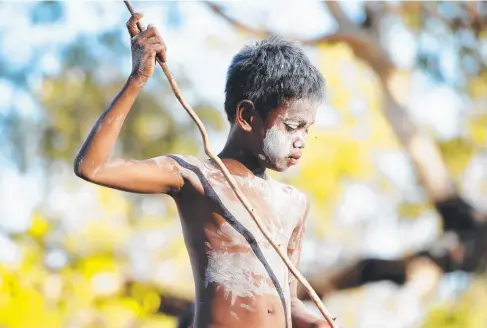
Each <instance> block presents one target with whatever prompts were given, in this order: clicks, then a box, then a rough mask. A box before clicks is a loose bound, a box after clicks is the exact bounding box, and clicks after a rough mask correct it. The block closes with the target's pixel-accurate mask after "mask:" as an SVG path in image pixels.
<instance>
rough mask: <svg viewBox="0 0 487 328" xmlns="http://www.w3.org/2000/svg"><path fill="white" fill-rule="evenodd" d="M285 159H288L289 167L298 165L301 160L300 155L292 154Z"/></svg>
mask: <svg viewBox="0 0 487 328" xmlns="http://www.w3.org/2000/svg"><path fill="white" fill-rule="evenodd" d="M287 158H288V163H289V164H290V165H296V164H298V161H299V159H300V158H301V153H293V154H291V155H289V156H288V157H287Z"/></svg>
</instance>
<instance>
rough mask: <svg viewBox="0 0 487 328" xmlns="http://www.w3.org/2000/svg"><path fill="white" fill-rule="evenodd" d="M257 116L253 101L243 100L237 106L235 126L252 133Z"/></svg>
mask: <svg viewBox="0 0 487 328" xmlns="http://www.w3.org/2000/svg"><path fill="white" fill-rule="evenodd" d="M256 114H257V111H256V110H255V106H254V103H253V102H252V101H251V100H242V101H240V102H239V103H238V104H237V110H236V113H235V124H237V125H238V126H239V127H240V128H241V129H242V130H244V131H245V132H250V131H252V126H253V125H254V123H255V119H256Z"/></svg>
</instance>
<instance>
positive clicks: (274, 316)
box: [75, 14, 328, 328]
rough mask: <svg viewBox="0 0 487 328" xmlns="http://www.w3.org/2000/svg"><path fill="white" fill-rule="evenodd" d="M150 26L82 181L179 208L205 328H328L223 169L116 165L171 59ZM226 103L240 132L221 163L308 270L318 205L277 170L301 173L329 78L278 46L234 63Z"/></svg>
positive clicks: (200, 325) (164, 162)
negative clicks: (160, 67) (310, 218)
mask: <svg viewBox="0 0 487 328" xmlns="http://www.w3.org/2000/svg"><path fill="white" fill-rule="evenodd" d="M141 17H142V16H141V15H140V14H135V15H134V16H133V17H131V18H130V20H129V21H128V22H127V27H128V29H129V33H130V35H131V36H132V59H133V61H132V63H133V65H132V73H131V75H130V77H129V78H128V80H127V83H126V84H125V86H124V87H123V88H122V90H121V92H120V93H119V94H118V95H117V96H116V97H115V99H114V100H113V102H112V103H111V104H110V105H109V106H108V108H107V109H106V110H105V111H104V112H103V114H102V115H101V117H100V118H99V119H98V121H97V122H96V124H95V126H94V127H93V129H92V131H91V133H90V135H89V136H88V138H87V140H86V141H85V143H84V145H83V147H82V148H81V150H80V152H79V154H78V156H77V157H76V160H75V172H76V174H77V175H78V176H79V177H81V178H83V179H85V180H87V181H90V182H93V183H96V184H99V185H102V186H107V187H110V188H115V189H120V190H125V191H130V192H136V193H163V194H167V195H169V196H171V197H172V198H173V199H174V201H175V202H176V205H177V207H178V210H179V214H180V218H181V224H182V228H183V233H184V238H185V242H186V247H187V249H188V253H189V256H190V259H191V264H192V269H193V276H194V283H195V291H196V301H195V304H196V310H195V319H194V327H196V328H210V327H211V328H224V327H233V328H239V327H242V328H249V327H256V328H258V327H262V328H267V327H269V328H276V327H302V328H304V327H328V325H327V324H326V321H325V320H324V319H323V318H320V317H317V316H314V315H312V314H311V313H308V312H307V311H306V309H305V308H304V306H303V304H302V303H301V301H299V300H298V298H297V297H296V288H297V281H296V280H295V279H294V277H293V276H292V275H291V274H290V272H289V271H288V268H287V267H286V266H285V264H284V262H283V261H282V260H281V259H280V258H279V256H278V255H277V253H276V252H275V250H274V249H273V248H272V247H271V246H270V244H269V243H268V241H267V240H266V239H265V238H264V236H263V235H262V233H261V232H260V230H259V229H258V228H257V226H256V224H255V222H254V221H253V219H252V217H251V216H250V215H249V213H248V212H247V211H246V210H245V208H244V207H243V206H242V205H241V204H240V202H239V200H238V199H237V197H236V196H235V193H234V192H233V191H232V189H231V188H230V186H229V185H228V183H227V182H226V180H225V178H224V177H223V175H222V173H221V172H220V170H219V169H218V168H217V166H216V164H215V163H213V161H212V160H208V159H206V160H202V159H197V158H194V157H192V156H182V155H166V156H161V157H156V158H152V159H147V160H123V159H114V158H112V157H111V151H112V148H113V146H114V144H115V142H116V140H117V137H118V135H119V133H120V129H121V127H122V124H123V122H124V120H125V118H126V117H127V115H128V112H129V110H130V108H131V106H132V104H133V103H134V101H135V99H136V97H137V95H138V94H139V92H140V91H141V90H142V88H143V86H144V85H145V83H146V82H147V80H148V79H149V78H150V77H151V75H152V73H153V71H154V66H155V56H156V55H157V54H158V55H160V56H161V58H162V59H163V60H165V58H166V52H165V51H166V50H165V45H164V42H163V40H162V38H161V37H160V36H159V34H158V32H157V30H156V28H154V27H153V26H151V25H149V27H148V28H147V30H146V31H143V32H141V33H138V30H137V28H136V23H137V21H139V20H140V19H141ZM225 93H226V100H225V111H226V114H227V116H228V120H229V121H230V124H231V128H230V133H229V136H228V140H227V143H226V145H225V147H224V148H223V150H222V151H221V153H220V154H219V157H220V158H221V159H222V161H223V162H224V164H225V166H226V167H227V169H228V170H229V171H230V173H231V174H232V175H233V176H234V177H235V179H236V181H237V183H238V185H239V187H240V188H241V190H242V192H244V193H245V195H246V197H247V198H248V199H249V201H250V202H251V204H252V206H253V208H254V210H255V211H256V212H257V214H258V216H259V217H260V218H261V220H262V221H263V223H264V224H265V226H266V227H267V229H268V230H269V231H270V232H271V234H272V239H273V241H274V242H276V243H277V244H278V245H279V247H281V248H282V249H283V250H286V251H287V254H288V256H289V257H290V258H291V259H292V260H293V262H294V263H295V265H297V264H298V262H299V256H300V251H301V240H302V238H303V231H304V226H305V219H306V214H307V211H308V200H307V198H306V196H305V195H304V194H303V193H301V192H300V191H298V190H296V189H295V188H293V187H291V186H288V185H284V184H282V183H279V182H277V181H275V180H273V179H272V178H271V177H269V176H268V175H267V173H266V169H272V170H275V171H279V172H282V171H285V170H286V169H288V168H289V167H290V166H292V165H295V164H297V163H298V161H299V158H300V157H301V155H302V152H303V149H304V148H305V140H306V135H307V133H308V128H309V127H310V126H311V125H312V124H313V123H314V119H315V115H316V109H317V106H318V105H319V103H320V102H321V101H322V99H323V94H324V79H323V77H322V76H321V74H320V73H319V71H318V70H317V69H316V68H315V67H314V66H313V65H312V64H311V63H310V61H309V60H308V58H307V57H306V56H305V54H304V53H303V52H302V50H301V49H300V48H298V47H297V46H296V45H295V44H293V43H290V42H286V41H283V40H280V39H277V38H271V39H269V40H265V41H261V42H260V43H257V44H255V45H252V46H248V47H245V48H244V49H242V50H241V51H240V52H239V53H238V54H237V55H236V56H235V57H234V58H233V61H232V63H231V65H230V67H229V69H228V73H227V82H226V89H225Z"/></svg>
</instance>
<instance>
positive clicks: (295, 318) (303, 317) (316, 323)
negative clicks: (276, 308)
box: [291, 298, 329, 328]
mask: <svg viewBox="0 0 487 328" xmlns="http://www.w3.org/2000/svg"><path fill="white" fill-rule="evenodd" d="M291 319H292V324H293V327H296V328H325V327H329V325H328V324H327V322H326V320H325V319H323V318H321V317H318V316H317V315H315V314H313V313H311V312H309V311H308V310H307V309H306V307H305V306H304V304H303V302H301V300H299V299H298V298H293V299H292V300H291Z"/></svg>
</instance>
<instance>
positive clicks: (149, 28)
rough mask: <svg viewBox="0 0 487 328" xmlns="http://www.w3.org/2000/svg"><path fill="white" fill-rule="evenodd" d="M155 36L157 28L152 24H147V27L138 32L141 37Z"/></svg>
mask: <svg viewBox="0 0 487 328" xmlns="http://www.w3.org/2000/svg"><path fill="white" fill-rule="evenodd" d="M155 36H157V29H156V28H155V26H154V25H152V24H149V25H147V29H146V30H145V31H143V32H141V33H140V37H141V38H142V39H148V38H152V37H155Z"/></svg>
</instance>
